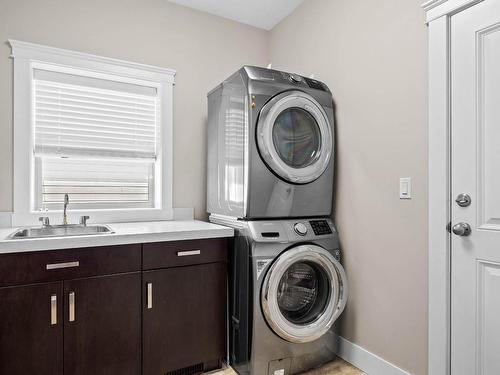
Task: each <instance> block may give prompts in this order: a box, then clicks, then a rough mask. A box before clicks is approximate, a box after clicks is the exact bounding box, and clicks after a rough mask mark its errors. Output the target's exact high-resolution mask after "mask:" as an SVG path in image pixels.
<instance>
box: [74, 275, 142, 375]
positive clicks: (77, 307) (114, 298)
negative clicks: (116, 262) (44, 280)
mask: <svg viewBox="0 0 500 375" xmlns="http://www.w3.org/2000/svg"><path fill="white" fill-rule="evenodd" d="M64 299H65V300H64V301H65V306H64V375H89V374H92V375H109V374H120V375H138V374H140V372H141V274H140V273H129V274H119V275H113V276H102V277H94V278H85V279H77V280H71V281H65V282H64Z"/></svg>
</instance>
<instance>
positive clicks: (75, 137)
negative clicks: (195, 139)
mask: <svg viewBox="0 0 500 375" xmlns="http://www.w3.org/2000/svg"><path fill="white" fill-rule="evenodd" d="M10 43H11V45H12V49H13V56H14V64H15V65H14V69H15V76H14V107H15V108H14V113H15V114H16V113H18V112H19V110H20V109H24V110H27V113H29V114H30V116H29V117H27V116H21V119H20V120H19V119H15V134H14V138H15V141H14V143H15V151H14V152H15V155H18V154H22V158H20V160H22V161H24V163H22V162H20V163H18V162H16V161H15V163H16V164H15V166H14V167H15V168H14V170H15V176H14V183H15V184H16V191H17V189H18V188H21V190H23V191H27V192H28V194H29V197H30V199H25V200H24V201H23V200H22V199H16V197H14V206H15V207H14V215H16V214H23V215H24V216H23V217H26V215H28V216H29V214H32V215H35V214H36V213H37V212H39V211H44V212H49V213H50V212H54V211H59V210H61V207H62V203H63V201H64V195H65V194H68V195H69V197H70V205H71V209H72V210H78V211H94V212H93V214H94V216H95V215H96V214H97V215H99V214H102V213H103V212H104V213H107V214H105V215H104V216H106V218H109V219H110V220H113V217H115V218H116V219H115V220H123V219H125V220H141V219H158V218H163V219H169V218H171V217H169V216H171V211H172V207H171V185H172V182H171V176H172V171H171V169H172V168H171V162H172V158H171V153H172V140H171V122H172V86H173V75H174V72H173V71H169V70H166V69H161V68H156V67H150V66H144V65H141V64H133V63H128V62H123V61H118V60H113V59H107V58H101V57H98V56H93V55H86V54H80V53H76V52H71V51H65V50H59V49H53V48H50V47H44V46H36V45H32V44H28V43H24V42H17V41H10ZM26 56H28V57H29V58H26ZM18 68H19V69H18ZM21 73H23V74H21ZM23 86H24V87H23ZM23 89H29V95H26V92H24V91H23ZM19 92H21V94H20V93H19ZM26 172H27V174H28V175H29V181H26V178H25V176H24V175H23V174H22V173H25V174H26ZM16 176H19V178H16ZM26 182H28V184H27V186H24V185H23V186H18V183H21V184H22V183H24V184H26ZM26 202H29V203H28V204H27V203H26ZM110 213H111V214H110ZM112 213H115V214H112ZM13 221H15V220H13ZM104 221H105V220H104Z"/></svg>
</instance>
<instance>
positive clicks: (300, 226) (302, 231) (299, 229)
mask: <svg viewBox="0 0 500 375" xmlns="http://www.w3.org/2000/svg"><path fill="white" fill-rule="evenodd" d="M293 230H294V231H295V233H297V234H298V235H299V236H305V235H306V234H307V226H306V225H305V224H304V223H295V225H294V226H293Z"/></svg>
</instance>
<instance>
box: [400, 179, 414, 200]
mask: <svg viewBox="0 0 500 375" xmlns="http://www.w3.org/2000/svg"><path fill="white" fill-rule="evenodd" d="M399 199H411V177H401V178H400V179H399Z"/></svg>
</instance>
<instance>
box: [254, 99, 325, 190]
mask: <svg viewBox="0 0 500 375" xmlns="http://www.w3.org/2000/svg"><path fill="white" fill-rule="evenodd" d="M257 145H258V147H259V151H260V154H261V156H262V158H263V159H264V161H265V162H266V164H267V165H268V166H269V167H270V168H271V169H272V170H273V171H274V173H276V174H278V176H280V177H281V178H283V179H284V180H286V181H289V182H293V183H297V184H305V183H308V182H311V181H314V180H315V179H317V178H318V177H319V176H321V174H322V173H323V172H324V171H325V169H326V168H327V166H328V163H329V161H330V157H331V154H332V150H333V140H332V130H331V126H330V122H329V121H328V117H327V115H326V113H325V111H324V110H323V108H322V107H321V105H320V104H319V103H318V102H317V101H316V100H315V99H314V98H313V97H312V96H310V95H308V94H306V93H304V92H301V91H289V92H284V93H282V94H280V95H277V96H276V97H274V98H273V99H271V100H270V101H269V103H267V104H266V105H265V106H264V107H263V108H262V110H261V112H260V115H259V122H258V124H257Z"/></svg>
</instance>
